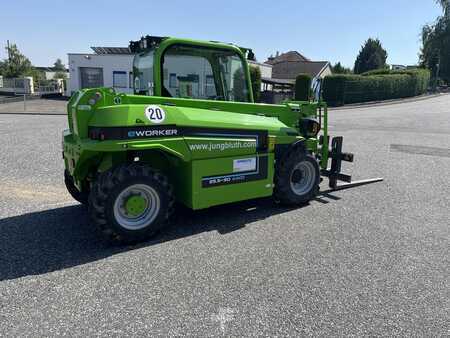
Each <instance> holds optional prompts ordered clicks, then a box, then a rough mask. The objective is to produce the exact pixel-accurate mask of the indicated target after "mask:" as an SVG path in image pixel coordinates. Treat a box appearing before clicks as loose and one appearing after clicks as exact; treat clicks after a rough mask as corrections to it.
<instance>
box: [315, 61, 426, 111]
mask: <svg viewBox="0 0 450 338" xmlns="http://www.w3.org/2000/svg"><path fill="white" fill-rule="evenodd" d="M429 81H430V72H429V71H428V70H424V69H415V70H406V71H390V70H385V69H382V70H375V71H371V72H367V73H365V74H364V75H331V76H327V77H325V80H324V83H323V98H324V100H325V101H326V102H328V104H330V105H332V106H341V105H343V104H346V103H362V102H369V101H382V100H390V99H398V98H405V97H412V96H417V95H421V94H424V93H426V91H427V89H428V84H429Z"/></svg>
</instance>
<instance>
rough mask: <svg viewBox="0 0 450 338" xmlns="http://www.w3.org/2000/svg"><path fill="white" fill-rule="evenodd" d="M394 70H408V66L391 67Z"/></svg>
mask: <svg viewBox="0 0 450 338" xmlns="http://www.w3.org/2000/svg"><path fill="white" fill-rule="evenodd" d="M391 69H392V70H406V66H404V65H391Z"/></svg>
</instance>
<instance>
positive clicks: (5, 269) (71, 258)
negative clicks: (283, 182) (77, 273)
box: [0, 197, 328, 281]
mask: <svg viewBox="0 0 450 338" xmlns="http://www.w3.org/2000/svg"><path fill="white" fill-rule="evenodd" d="M318 200H319V201H320V202H322V203H328V202H324V200H323V199H322V198H321V197H318ZM289 210H293V209H290V208H286V207H282V206H278V205H276V204H274V203H273V201H272V199H270V198H269V199H260V200H254V201H246V202H242V203H235V204H230V205H225V206H219V207H214V208H209V209H206V210H201V211H191V210H188V209H184V208H181V210H178V212H177V217H176V219H175V220H174V222H172V224H171V225H170V226H169V227H168V228H166V229H165V230H164V231H163V232H161V234H159V235H158V236H157V237H155V238H153V239H152V240H150V241H148V242H145V243H143V244H139V245H137V246H122V247H120V246H111V244H109V243H107V242H105V241H103V240H102V239H101V237H100V236H99V234H98V233H97V232H96V230H95V228H94V227H92V226H90V225H89V220H88V215H87V211H86V209H85V207H83V206H81V205H76V206H70V207H64V208H57V209H52V210H46V211H41V212H35V213H30V214H25V215H20V216H15V217H10V218H5V219H1V220H0V243H1V245H0V281H1V280H9V279H15V278H20V277H24V276H29V275H39V274H45V273H48V272H52V271H56V270H61V269H65V268H70V267H74V266H78V265H82V264H86V263H89V262H94V261H97V260H100V259H103V258H106V257H109V256H112V255H114V254H117V253H120V252H125V251H130V250H134V249H138V248H142V247H147V246H150V245H157V244H161V243H164V242H167V241H171V240H175V239H179V238H184V237H189V236H193V235H196V234H199V233H202V232H207V231H217V232H219V233H220V234H226V233H230V232H233V231H237V230H240V229H242V228H244V227H245V226H246V225H247V224H249V223H252V222H255V221H258V220H261V219H265V218H267V217H271V216H274V215H276V214H280V213H284V212H286V211H289Z"/></svg>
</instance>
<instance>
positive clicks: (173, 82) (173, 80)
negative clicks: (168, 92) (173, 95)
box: [169, 73, 177, 88]
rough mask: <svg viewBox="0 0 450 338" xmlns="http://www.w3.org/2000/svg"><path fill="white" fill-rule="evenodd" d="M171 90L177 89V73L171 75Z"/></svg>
mask: <svg viewBox="0 0 450 338" xmlns="http://www.w3.org/2000/svg"><path fill="white" fill-rule="evenodd" d="M169 88H177V74H175V73H171V74H170V77H169Z"/></svg>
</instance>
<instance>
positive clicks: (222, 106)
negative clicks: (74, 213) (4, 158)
mask: <svg viewBox="0 0 450 338" xmlns="http://www.w3.org/2000/svg"><path fill="white" fill-rule="evenodd" d="M177 43H189V44H192V45H197V46H212V47H214V48H227V49H230V48H231V49H233V50H235V51H236V53H238V54H239V55H240V57H242V58H243V59H244V56H243V54H242V52H241V50H240V49H239V48H237V47H235V46H232V45H227V44H218V43H210V42H197V41H193V40H179V39H168V40H165V41H163V42H162V43H161V45H160V46H159V48H158V49H157V50H156V52H155V64H160V62H161V59H160V58H161V56H162V55H163V51H164V49H165V48H168V47H169V46H171V45H173V44H177ZM244 64H245V70H246V73H248V65H247V63H246V62H244ZM160 77H161V69H160V67H155V68H154V79H155V87H154V90H155V93H156V94H157V95H161V90H162V89H161V88H162V87H161V81H160V80H159V79H160ZM246 77H247V81H248V79H249V75H248V74H246ZM248 83H250V82H249V81H248ZM249 90H250V93H251V86H250V85H249ZM250 96H251V98H252V97H253V96H252V95H250ZM93 98H96V100H95V101H93ZM150 106H152V107H154V106H157V107H159V108H160V109H161V110H163V111H164V113H165V118H164V120H163V122H162V123H158V124H155V123H153V122H152V121H151V120H150V119H149V118H148V116H146V111H147V109H148V107H150ZM67 111H68V122H69V130H68V131H65V133H64V136H63V148H64V149H63V150H64V161H65V167H66V169H67V170H68V171H69V173H70V174H71V175H72V176H73V178H74V182H75V185H76V186H77V187H78V188H79V189H80V190H85V189H86V187H89V184H90V182H92V181H93V180H95V177H96V175H97V174H98V173H101V172H104V171H106V170H108V169H110V168H112V167H114V166H116V165H120V164H122V163H126V162H129V161H133V160H139V161H144V162H146V163H148V164H149V165H150V166H152V167H154V168H156V169H159V170H161V171H163V172H164V173H165V174H166V175H167V176H168V177H169V179H170V181H171V183H172V184H173V185H174V188H175V196H176V199H177V200H178V201H179V202H181V203H183V204H185V205H186V206H188V207H190V208H193V209H202V208H207V207H210V206H213V205H218V204H223V203H230V202H235V201H241V200H246V199H251V198H258V197H265V196H270V195H272V193H273V187H274V186H273V179H274V168H275V161H276V159H275V156H276V149H277V147H279V146H282V145H284V146H288V145H291V144H294V143H296V142H298V141H304V144H305V145H306V147H307V149H308V150H309V151H310V152H312V153H315V154H318V155H321V162H320V163H321V167H322V168H326V165H327V163H328V153H327V151H328V149H327V147H320V145H319V144H318V140H317V138H309V139H306V138H305V137H304V136H302V135H300V132H299V121H300V120H301V119H302V118H306V117H316V118H321V119H322V120H323V123H322V127H323V132H324V138H325V140H327V137H328V136H327V125H326V124H327V110H326V106H325V105H324V104H323V103H311V102H286V103H284V104H279V105H270V104H257V103H239V102H226V101H212V100H194V99H182V98H171V97H161V96H142V95H125V94H116V93H115V91H114V90H113V89H109V88H96V89H85V90H81V91H79V92H77V93H75V94H74V95H73V96H72V98H71V99H70V101H69V102H68V105H67ZM156 127H157V128H169V127H173V128H174V129H176V130H177V131H179V130H185V131H186V130H196V131H198V130H200V132H197V133H191V134H190V133H184V134H181V133H180V134H178V133H176V134H173V135H170V137H164V136H161V137H148V138H139V139H130V138H121V139H98V138H95V137H93V136H92V135H90V130H91V131H92V130H96V128H97V129H99V130H104V129H107V130H123V129H124V128H127V129H126V130H130V128H144V129H145V128H156ZM202 130H203V131H202ZM229 131H233V134H232V135H231V136H230V135H229V134H227V133H228V132H229ZM199 133H200V134H199ZM223 133H225V134H223ZM256 134H258V135H257V136H255V135H256ZM261 135H262V136H261ZM260 136H261V137H260ZM265 136H267V147H266V148H264V149H260V148H259V147H260V146H261V144H258V142H262V141H261V140H262V139H263V138H264V137H265ZM324 144H327V143H325V142H324ZM322 148H323V149H322ZM241 166H243V167H242V168H241ZM247 169H248V170H247ZM245 170H247V171H245ZM221 175H222V176H221ZM244 176H245V180H244V179H243V177H244ZM222 180H223V181H222ZM241 180H242V181H241ZM231 181H232V182H231Z"/></svg>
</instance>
